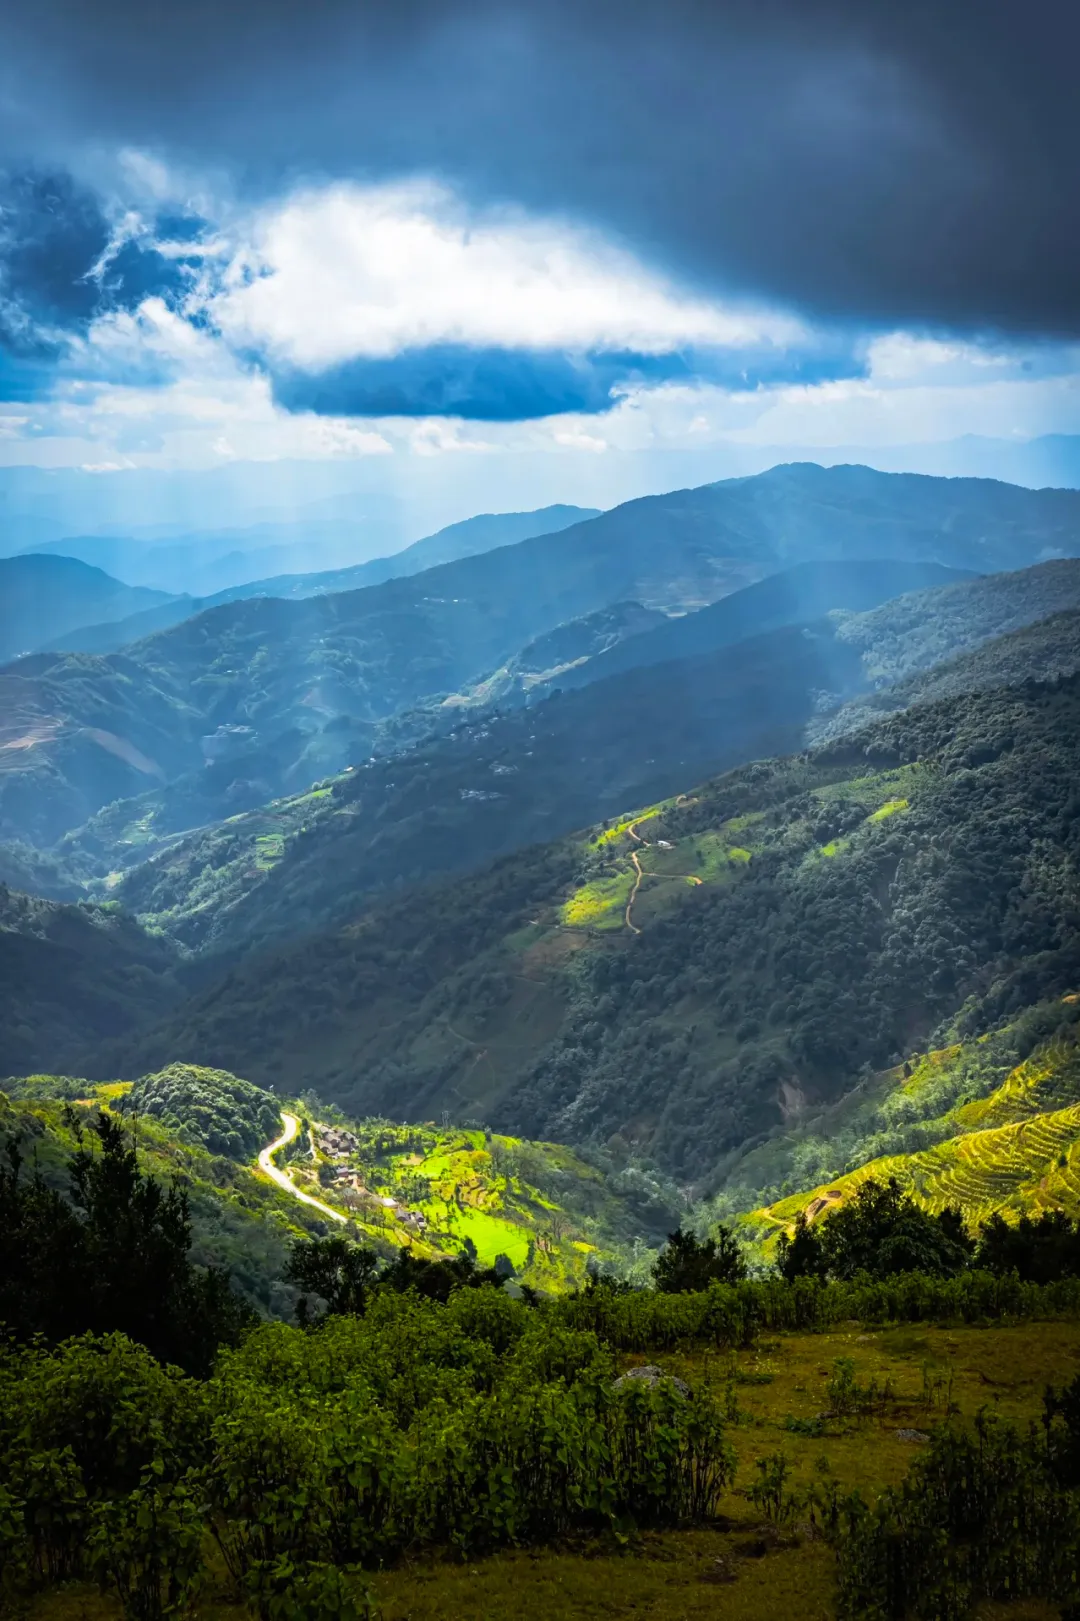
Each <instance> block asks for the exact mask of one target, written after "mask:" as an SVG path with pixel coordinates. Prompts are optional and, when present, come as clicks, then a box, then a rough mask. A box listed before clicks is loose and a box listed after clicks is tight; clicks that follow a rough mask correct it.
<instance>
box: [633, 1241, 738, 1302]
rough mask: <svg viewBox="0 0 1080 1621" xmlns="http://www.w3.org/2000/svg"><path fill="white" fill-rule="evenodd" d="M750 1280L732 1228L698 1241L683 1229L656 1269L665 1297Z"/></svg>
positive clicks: (657, 1279)
mask: <svg viewBox="0 0 1080 1621" xmlns="http://www.w3.org/2000/svg"><path fill="white" fill-rule="evenodd" d="M745 1276H746V1261H745V1259H744V1257H743V1253H742V1248H741V1246H740V1244H739V1241H738V1239H737V1238H736V1237H735V1234H734V1233H733V1232H732V1231H731V1229H730V1228H728V1227H724V1226H720V1227H718V1228H717V1230H716V1237H715V1238H706V1239H704V1240H702V1239H698V1238H695V1236H694V1234H693V1233H684V1232H683V1230H682V1228H681V1227H680V1228H678V1229H677V1230H676V1231H675V1232H673V1233H669V1234H668V1241H667V1244H666V1245H665V1247H664V1248H663V1250H661V1252H660V1255H659V1257H658V1258H657V1261H656V1265H655V1266H654V1267H653V1282H654V1284H655V1286H656V1288H657V1289H659V1290H660V1292H661V1293H662V1294H666V1295H678V1294H690V1293H692V1292H695V1291H698V1290H701V1289H707V1288H708V1287H709V1285H710V1283H738V1282H739V1281H740V1279H742V1278H745Z"/></svg>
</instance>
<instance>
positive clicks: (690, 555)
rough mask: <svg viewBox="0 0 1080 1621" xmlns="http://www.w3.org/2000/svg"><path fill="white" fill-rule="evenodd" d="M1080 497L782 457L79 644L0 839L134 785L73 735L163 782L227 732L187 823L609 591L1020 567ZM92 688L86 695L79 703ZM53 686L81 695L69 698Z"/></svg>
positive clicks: (290, 780) (39, 722)
mask: <svg viewBox="0 0 1080 1621" xmlns="http://www.w3.org/2000/svg"><path fill="white" fill-rule="evenodd" d="M1078 513H1080V494H1078V493H1077V492H1071V491H1030V490H1019V489H1013V488H1012V487H1010V486H1007V485H996V484H992V483H989V482H979V481H975V480H935V479H924V478H916V477H911V476H908V475H889V474H878V473H872V472H870V471H869V470H867V469H865V468H833V469H822V468H818V467H813V466H802V467H800V466H794V467H782V468H776V469H774V470H773V471H772V472H771V473H769V474H764V475H762V476H761V477H760V478H756V479H743V480H734V481H730V482H729V483H726V484H717V485H710V486H706V487H705V488H704V489H701V490H690V491H676V492H674V493H673V494H671V495H667V496H656V497H649V498H647V499H646V500H643V501H635V502H629V503H627V504H626V505H624V506H622V507H618V508H615V509H613V511H611V512H607V513H603V514H602V515H601V516H600V517H598V518H594V519H592V520H590V521H589V522H588V523H587V524H576V525H574V526H572V527H571V528H569V529H566V530H563V531H562V532H561V533H558V534H548V535H543V536H540V537H537V538H534V539H532V540H526V541H522V542H520V543H519V544H517V545H514V546H504V547H500V548H498V549H496V550H494V551H489V552H487V553H485V554H483V555H479V556H473V557H466V558H462V559H460V560H458V561H456V562H452V563H446V564H442V565H440V566H439V567H436V568H433V569H428V570H426V571H425V572H424V573H422V574H419V575H416V576H414V577H413V578H411V579H398V580H391V581H387V582H386V583H384V584H382V585H377V586H373V587H370V588H368V589H366V590H362V591H352V592H346V593H341V594H335V595H330V596H324V597H316V598H312V599H309V600H307V601H301V602H287V601H280V600H274V599H268V598H262V599H255V600H252V601H248V602H238V603H233V604H228V605H225V606H222V607H219V608H215V609H212V610H210V611H209V612H207V613H203V614H200V615H198V616H197V617H195V618H193V619H189V620H186V621H185V622H184V623H183V624H182V625H179V626H176V627H174V628H173V629H172V630H169V631H165V632H162V633H161V634H159V635H157V636H154V637H152V638H151V639H150V640H149V641H147V642H144V643H139V644H136V645H135V646H134V647H132V648H131V649H129V650H128V653H127V655H126V656H125V659H124V662H123V665H122V668H121V665H119V664H117V662H116V660H117V658H118V657H119V656H118V655H110V656H107V657H106V658H104V659H103V660H101V661H100V667H99V668H98V670H97V673H96V674H95V670H94V668H92V667H91V665H89V664H87V663H86V661H82V660H78V659H76V660H75V664H74V665H72V662H71V661H72V658H73V657H74V656H73V655H67V656H62V655H58V656H57V658H56V660H55V662H54V663H52V664H50V665H48V666H45V665H39V666H36V668H35V676H36V677H38V678H40V684H39V687H38V689H37V692H36V695H35V702H37V703H38V707H37V710H36V711H35V715H36V718H35V720H34V723H33V726H32V727H31V729H30V730H27V728H26V727H23V728H22V729H21V730H19V731H18V732H17V734H16V738H15V740H16V742H17V743H18V744H19V749H17V750H15V751H14V753H13V755H12V761H11V762H9V763H8V764H7V765H6V767H5V778H4V781H3V782H2V783H0V836H2V837H5V838H11V837H16V838H24V839H31V840H34V841H40V839H41V838H42V831H41V830H42V828H47V829H48V830H49V831H48V834H47V835H46V836H47V837H48V838H55V837H57V836H58V834H59V833H60V832H63V831H64V830H65V828H70V827H72V826H75V825H77V823H78V822H80V821H83V820H85V818H86V816H87V815H89V814H92V813H93V811H94V810H96V809H98V808H100V806H102V805H104V804H107V803H109V802H110V801H111V800H112V799H115V798H118V797H123V796H124V794H125V793H127V794H130V792H131V788H126V789H125V788H123V787H121V788H119V790H118V789H117V787H116V786H115V784H114V778H115V775H116V773H115V771H114V770H113V768H112V767H111V766H110V767H109V769H108V770H106V771H104V772H103V771H102V770H101V762H100V761H99V760H98V758H97V755H96V754H95V752H94V750H93V749H92V748H91V750H90V752H89V754H87V753H86V750H85V749H83V748H82V747H81V745H80V747H77V748H75V749H74V750H73V749H72V746H71V744H72V735H73V733H74V734H78V735H79V736H80V737H81V739H82V742H83V743H85V741H86V738H87V737H88V736H90V737H91V742H93V741H94V739H93V737H92V736H91V733H92V732H94V731H102V730H104V731H105V732H107V733H109V734H110V736H111V737H113V738H115V739H118V740H119V745H120V747H121V749H130V746H131V745H134V747H135V748H137V749H139V750H140V752H141V754H142V755H143V756H145V758H146V759H148V760H150V761H151V762H152V764H153V768H154V769H153V770H151V771H150V773H149V775H150V777H151V779H152V778H153V776H154V775H155V772H160V774H161V777H162V778H163V779H164V781H166V782H174V781H176V779H177V778H179V777H182V776H184V775H185V773H189V772H191V770H192V769H193V760H194V768H195V769H196V770H198V769H199V758H200V754H201V751H203V742H202V740H203V739H204V738H208V739H212V741H210V742H208V744H207V745H206V748H207V749H208V750H209V753H208V754H207V755H206V757H207V758H209V759H210V760H211V761H212V762H213V763H214V765H215V767H216V768H217V769H218V771H219V775H220V779H221V780H220V782H213V781H210V780H208V779H203V780H202V782H201V784H200V788H199V790H198V792H196V793H195V795H194V800H195V801H196V802H197V806H195V805H193V814H192V820H191V821H190V822H189V823H188V824H187V825H188V826H191V825H194V824H195V823H197V822H201V821H206V820H213V819H216V818H217V817H220V816H222V815H227V814H229V813H231V812H232V811H235V810H242V809H245V808H249V807H251V806H253V805H254V804H257V803H259V802H262V801H265V800H267V799H269V798H272V797H274V796H275V795H278V794H281V793H282V792H288V791H295V790H297V789H301V788H305V787H307V786H308V785H309V784H310V783H311V782H312V781H314V780H316V779H318V778H320V777H322V776H324V775H326V774H327V773H330V772H334V771H339V770H341V769H343V768H344V767H345V766H347V765H350V764H354V765H355V764H358V763H359V761H360V760H362V759H363V758H365V757H366V755H367V754H368V753H369V752H370V744H371V741H372V737H371V728H372V727H374V726H378V725H379V724H380V723H381V722H383V721H385V720H386V719H388V718H390V717H392V716H394V715H395V714H397V713H399V712H400V711H402V710H403V709H408V708H409V707H410V706H412V705H414V704H416V703H418V702H421V701H424V700H430V699H431V698H433V697H437V696H439V695H448V694H454V693H459V692H461V691H462V690H464V689H467V688H470V687H473V686H475V685H476V684H477V683H478V682H481V681H483V680H485V679H486V678H488V677H489V676H490V675H492V674H493V672H495V671H496V670H498V669H500V668H501V667H502V666H503V665H505V664H506V662H507V661H508V660H509V659H511V658H513V656H514V655H515V654H516V653H518V652H519V651H520V649H521V648H522V647H524V646H525V645H526V644H528V643H529V642H531V641H533V640H535V639H536V638H537V637H540V636H544V635H547V634H549V633H551V632H552V631H554V630H556V629H557V628H558V627H559V626H560V625H563V624H565V623H566V622H568V621H570V620H573V619H578V618H582V617H584V616H587V615H590V614H594V613H596V612H598V611H600V610H602V609H604V608H607V607H610V606H611V605H612V604H613V603H619V602H638V603H641V604H642V605H643V606H645V607H646V608H653V609H664V610H667V611H671V610H678V609H685V608H688V607H694V606H700V605H702V604H705V603H709V602H712V601H714V600H716V599H717V598H718V597H721V596H724V595H726V594H727V593H728V592H730V591H732V590H733V589H736V588H737V587H739V586H740V585H743V584H746V583H748V582H751V581H753V580H755V579H757V578H760V577H761V576H762V575H765V574H768V573H771V572H775V571H777V570H778V569H779V568H782V567H784V566H785V565H787V564H790V563H792V562H797V561H803V560H806V559H807V558H809V557H814V556H817V557H818V558H826V559H827V558H840V559H843V558H848V559H866V558H870V559H874V558H877V559H884V560H886V561H895V560H897V559H901V560H907V561H912V560H914V561H931V562H937V563H945V564H948V565H949V566H957V567H964V568H989V567H1004V566H1010V565H1011V566H1015V565H1017V564H1020V563H1025V562H1029V561H1033V560H1035V559H1036V558H1038V557H1040V556H1042V555H1045V554H1046V553H1047V552H1054V551H1057V552H1061V551H1069V550H1071V549H1076V546H1077V544H1078V537H1080V531H1078V530H1076V529H1075V527H1074V526H1075V523H1076V516H1077V514H1078ZM73 669H74V670H76V671H77V675H78V680H77V682H73V681H72V679H71V677H72V670H73ZM121 674H122V678H123V682H124V685H125V699H124V702H125V705H126V707H127V708H128V709H129V711H130V713H131V715H132V717H133V726H132V729H131V732H130V733H129V732H125V731H123V730H120V731H117V730H116V728H115V726H113V725H104V726H102V725H101V723H100V721H98V720H96V719H93V718H92V717H93V716H94V715H95V713H96V712H97V711H98V710H100V709H105V710H107V711H108V712H109V714H110V716H112V715H113V712H114V709H115V690H114V689H115V686H116V682H117V679H118V676H119V675H121ZM76 686H77V687H78V688H79V689H80V690H81V692H82V694H83V702H82V706H81V707H80V706H79V705H73V704H72V702H71V698H72V695H73V693H74V691H75V688H76ZM99 687H100V689H101V690H100V691H99V690H98V688H99ZM57 689H63V692H64V694H65V697H64V701H63V703H59V702H58V703H57V704H55V705H54V704H53V703H52V701H51V698H50V694H51V693H52V692H54V691H55V690H57ZM163 695H165V696H166V697H167V698H168V699H169V701H171V702H172V704H173V705H174V707H175V711H176V713H175V718H174V723H173V725H172V726H171V728H169V731H168V736H167V737H164V738H163V739H162V746H161V748H160V749H159V751H158V753H156V754H155V753H153V752H152V751H148V750H146V749H145V748H144V747H143V745H142V744H140V743H139V742H138V739H137V737H136V736H135V735H134V732H135V731H137V730H145V724H146V717H145V715H144V713H143V711H144V709H145V708H146V706H150V708H151V709H156V706H157V705H158V704H159V701H160V699H161V698H162V696H163ZM223 728H224V730H223ZM30 736H32V737H33V739H34V742H33V751H34V754H33V759H32V760H31V759H30V757H29V755H28V754H27V751H26V748H25V745H24V742H23V740H24V739H26V738H27V737H30ZM106 747H107V748H112V747H113V744H111V743H110V744H108V745H107V746H106ZM20 751H21V752H20ZM98 752H100V748H99V750H98ZM24 756H25V757H24ZM132 758H133V757H132V756H131V755H130V753H129V755H128V764H129V766H130V765H131V759H132ZM134 769H135V770H142V769H143V768H142V767H141V766H135V767H134ZM24 770H26V771H29V773H30V776H31V777H32V778H34V779H35V780H36V781H38V782H41V781H43V780H44V779H45V778H46V777H48V776H50V775H51V776H52V777H53V779H54V780H55V782H56V790H57V791H56V793H55V795H54V796H52V797H53V798H54V799H55V801H56V803H55V804H53V803H49V804H48V805H44V806H43V805H42V803H41V797H40V794H38V793H33V794H32V795H31V798H32V800H33V803H32V804H31V805H29V806H28V805H27V802H26V801H27V794H26V787H27V785H26V783H25V782H20V781H19V780H18V779H19V778H20V776H22V775H23V774H24ZM143 774H144V777H145V775H146V773H145V772H144V773H143ZM144 785H146V784H145V783H144ZM95 800H96V803H95ZM77 806H78V807H83V806H85V807H86V809H85V810H84V811H83V813H82V814H78V813H77V811H76V807H77Z"/></svg>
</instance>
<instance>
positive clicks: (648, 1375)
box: [614, 1363, 690, 1396]
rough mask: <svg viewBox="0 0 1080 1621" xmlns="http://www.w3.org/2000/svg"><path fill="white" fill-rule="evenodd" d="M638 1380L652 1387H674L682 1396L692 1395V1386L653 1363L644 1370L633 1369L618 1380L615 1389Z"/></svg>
mask: <svg viewBox="0 0 1080 1621" xmlns="http://www.w3.org/2000/svg"><path fill="white" fill-rule="evenodd" d="M636 1379H641V1380H643V1381H644V1383H645V1384H647V1385H649V1386H650V1387H651V1386H653V1385H661V1384H667V1385H674V1386H675V1389H676V1390H677V1391H678V1392H679V1395H680V1396H689V1394H690V1386H689V1385H688V1384H687V1383H686V1381H685V1380H684V1379H677V1378H676V1377H675V1375H674V1374H673V1373H665V1372H664V1370H663V1368H657V1367H654V1365H653V1364H652V1363H649V1364H648V1365H647V1366H646V1367H644V1368H631V1369H630V1371H629V1373H624V1374H623V1375H622V1376H621V1377H620V1378H618V1379H616V1381H615V1385H614V1388H615V1389H616V1390H620V1389H621V1388H622V1386H623V1385H626V1384H629V1383H630V1381H631V1380H636Z"/></svg>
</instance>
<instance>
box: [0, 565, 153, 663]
mask: <svg viewBox="0 0 1080 1621" xmlns="http://www.w3.org/2000/svg"><path fill="white" fill-rule="evenodd" d="M166 601H168V594H167V593H166V592H164V591H148V590H146V589H145V588H143V587H141V586H130V585H125V584H124V583H123V581H122V580H114V579H113V578H112V577H111V575H108V574H106V573H105V572H104V571H103V570H102V569H99V568H90V567H89V566H88V565H87V564H86V563H81V562H79V561H78V560H77V559H76V558H74V557H39V556H37V555H36V554H31V555H30V556H28V557H2V558H0V664H6V663H7V662H8V660H9V659H14V658H17V657H18V656H19V655H20V654H22V653H31V652H33V651H34V649H35V648H39V647H43V646H45V645H46V644H47V643H48V642H50V641H51V640H52V639H53V637H56V636H63V635H64V634H65V633H66V632H68V631H71V630H76V629H77V628H78V627H79V626H81V625H90V624H95V623H97V622H98V621H101V620H117V619H123V618H125V617H126V616H127V615H128V614H134V613H140V612H143V611H145V610H147V609H152V608H154V607H155V606H158V605H160V604H162V603H164V602H166Z"/></svg>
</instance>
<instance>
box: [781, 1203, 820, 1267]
mask: <svg viewBox="0 0 1080 1621" xmlns="http://www.w3.org/2000/svg"><path fill="white" fill-rule="evenodd" d="M776 1270H777V1271H778V1272H779V1274H780V1276H781V1277H782V1278H783V1279H784V1280H785V1282H786V1283H794V1282H795V1279H796V1278H823V1277H824V1276H825V1273H826V1262H825V1251H824V1247H823V1245H822V1241H821V1234H820V1233H819V1232H818V1231H817V1230H816V1229H815V1228H813V1227H811V1225H810V1223H809V1221H808V1220H807V1218H806V1211H805V1210H800V1211H799V1214H798V1215H797V1216H796V1217H795V1226H794V1228H793V1229H792V1231H791V1233H790V1234H789V1233H781V1234H780V1237H779V1239H778V1240H777V1245H776Z"/></svg>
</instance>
